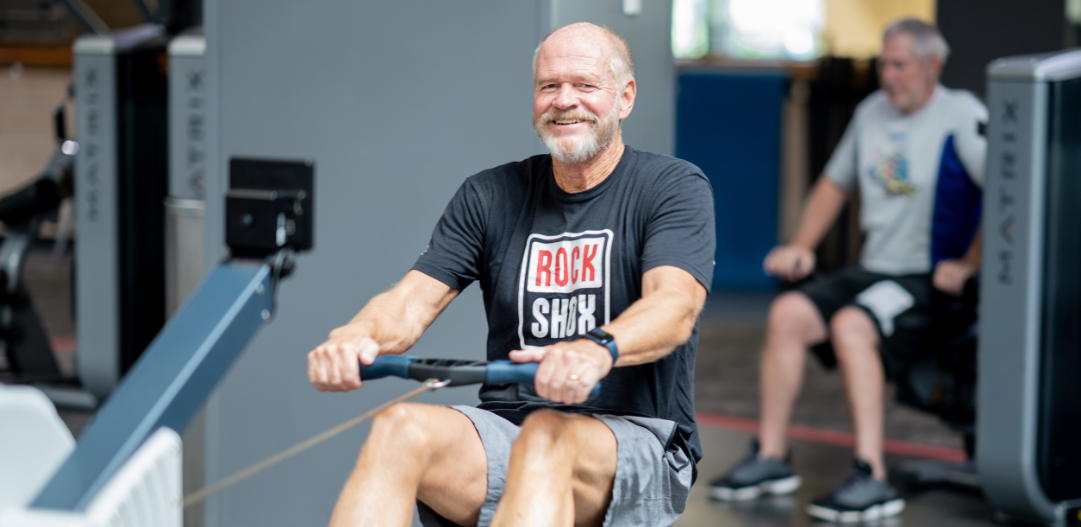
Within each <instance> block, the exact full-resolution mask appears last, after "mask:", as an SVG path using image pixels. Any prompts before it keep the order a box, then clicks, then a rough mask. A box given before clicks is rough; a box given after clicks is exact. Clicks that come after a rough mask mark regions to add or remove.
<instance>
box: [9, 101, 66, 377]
mask: <svg viewBox="0 0 1081 527" xmlns="http://www.w3.org/2000/svg"><path fill="white" fill-rule="evenodd" d="M53 118H54V123H55V128H56V151H55V152H54V153H53V155H52V156H51V157H50V159H49V161H48V163H47V164H46V166H45V169H44V170H43V171H42V173H41V175H40V176H39V177H38V179H36V180H34V181H33V182H31V183H30V184H28V185H26V186H25V187H23V188H21V189H19V190H17V191H15V192H13V193H11V194H8V195H7V196H5V197H3V198H0V221H2V222H3V223H4V224H5V225H6V226H7V230H8V234H7V236H6V237H5V238H4V240H3V242H2V243H0V344H2V345H3V349H4V356H5V358H6V359H7V369H8V371H7V372H4V375H3V377H2V378H3V380H5V381H7V382H19V383H28V382H51V381H56V380H59V378H60V376H61V375H60V369H59V367H58V366H57V363H56V358H55V357H54V356H53V352H52V347H51V346H50V345H49V339H48V337H47V336H46V335H45V331H44V330H43V329H42V326H41V322H40V320H39V319H38V315H37V312H36V311H35V309H34V304H33V302H31V299H30V296H29V294H28V293H27V291H26V289H25V288H24V287H23V282H22V270H23V263H24V262H25V260H26V253H27V250H28V249H29V248H30V245H31V244H32V243H33V242H34V240H36V239H37V236H38V231H39V230H40V228H41V222H42V220H44V219H46V218H48V217H50V216H52V217H55V214H56V211H57V207H58V206H59V205H60V201H61V200H62V199H63V198H64V197H67V196H69V195H70V194H71V192H70V189H71V184H72V182H71V178H72V176H71V170H72V162H73V160H74V157H75V153H76V152H77V151H78V149H79V145H78V144H77V143H76V142H74V141H71V140H69V139H68V138H67V137H66V133H65V127H64V119H65V116H64V103H63V102H61V103H60V104H58V105H57V106H56V108H55V109H54V110H53ZM58 240H62V237H60V238H58Z"/></svg>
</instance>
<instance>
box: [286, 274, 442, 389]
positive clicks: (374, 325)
mask: <svg viewBox="0 0 1081 527" xmlns="http://www.w3.org/2000/svg"><path fill="white" fill-rule="evenodd" d="M456 296H458V290H456V289H452V288H451V287H450V286H448V285H446V284H444V283H443V282H440V281H439V280H436V279H435V278H432V277H430V276H428V275H426V274H424V273H421V272H419V271H409V273H408V274H406V275H405V278H403V279H402V281H401V282H398V284H397V285H395V286H394V287H393V288H391V289H390V290H389V291H387V292H385V293H382V294H380V295H378V296H376V297H375V298H372V299H371V300H370V301H368V304H367V305H366V306H364V309H361V310H360V313H357V316H355V317H353V320H351V321H349V323H348V324H346V325H344V326H341V327H339V328H337V329H335V330H333V331H331V332H330V337H329V338H328V339H327V341H326V342H324V343H322V344H320V345H319V346H318V347H316V348H315V349H314V350H312V351H311V352H310V353H308V380H310V381H311V383H312V384H313V385H315V387H316V388H318V389H319V390H320V391H332V392H341V391H349V390H355V389H357V388H360V386H361V382H360V364H359V363H360V362H363V363H364V364H371V363H372V361H373V360H375V357H377V356H378V355H388V354H400V353H403V352H405V351H406V350H408V349H409V348H410V347H412V346H413V344H416V342H417V340H420V336H421V335H423V334H424V331H425V330H427V329H428V326H430V325H431V324H432V322H433V321H435V318H436V317H438V316H439V314H440V313H442V312H443V310H444V309H446V307H447V305H449V304H450V302H451V300H454V298H455V297H456Z"/></svg>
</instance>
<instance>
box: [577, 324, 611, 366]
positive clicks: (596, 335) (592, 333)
mask: <svg viewBox="0 0 1081 527" xmlns="http://www.w3.org/2000/svg"><path fill="white" fill-rule="evenodd" d="M582 336H583V337H585V338H587V339H589V340H592V341H593V342H596V343H597V344H600V345H601V346H604V347H606V348H608V351H610V352H612V364H615V363H616V359H618V358H619V349H617V348H616V338H615V337H613V336H612V334H611V333H609V332H607V331H605V330H603V329H601V328H593V329H591V330H589V332H587V333H586V334H585V335H582Z"/></svg>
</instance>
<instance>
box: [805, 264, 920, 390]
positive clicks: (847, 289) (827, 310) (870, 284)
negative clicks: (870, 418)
mask: <svg viewBox="0 0 1081 527" xmlns="http://www.w3.org/2000/svg"><path fill="white" fill-rule="evenodd" d="M795 290H796V291H799V292H800V293H803V294H804V295H806V296H807V297H808V298H810V299H811V302H812V303H814V305H815V307H817V308H818V312H819V313H821V315H822V320H824V321H825V322H826V325H827V327H828V326H829V322H830V319H832V318H833V316H834V315H836V314H837V312H838V311H840V310H841V308H843V307H846V306H856V307H858V308H860V309H862V310H864V311H865V312H866V313H867V314H868V315H869V316H870V317H871V320H872V321H874V323H875V325H876V326H877V327H878V336H879V338H880V339H881V346H880V350H879V352H880V354H881V356H882V366H883V368H884V369H885V371H886V378H887V379H891V380H892V379H894V378H896V376H897V375H899V374H901V373H902V372H903V371H905V369H907V366H908V365H909V364H911V363H912V362H913V361H914V360H915V359H916V358H918V357H919V356H920V355H922V354H924V353H926V351H927V350H928V348H929V340H930V333H931V330H932V321H933V306H934V300H935V296H936V292H935V286H934V283H933V282H932V280H931V274H930V273H923V274H910V275H901V276H892V275H886V274H881V273H873V272H871V271H868V270H866V269H863V268H861V267H846V268H844V269H841V270H839V271H836V272H833V273H829V274H826V275H823V276H820V277H816V278H812V279H810V280H808V281H807V282H805V283H803V284H800V285H798V286H797V287H796V288H795ZM811 351H812V352H813V353H814V354H815V355H816V356H817V357H818V359H819V361H821V362H822V365H823V366H825V367H826V368H829V369H832V368H834V367H835V366H836V365H837V357H836V356H835V355H834V353H833V346H832V345H831V344H830V342H829V341H828V340H827V341H826V342H823V343H821V344H819V345H816V346H814V347H812V348H811Z"/></svg>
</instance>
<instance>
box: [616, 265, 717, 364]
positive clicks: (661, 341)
mask: <svg viewBox="0 0 1081 527" xmlns="http://www.w3.org/2000/svg"><path fill="white" fill-rule="evenodd" d="M650 272H653V271H650ZM678 272H679V273H680V274H682V275H684V276H681V277H678V278H676V279H675V280H674V281H673V280H671V279H670V280H669V281H668V282H667V283H664V284H660V285H657V286H656V287H655V289H653V290H652V291H650V292H648V294H645V295H643V297H642V298H641V299H639V300H638V301H637V302H635V303H633V304H631V306H630V307H629V308H627V310H626V311H624V312H623V313H622V314H621V315H619V317H617V318H616V319H615V320H613V321H612V323H611V324H608V325H606V326H604V327H603V328H602V329H604V330H605V331H607V332H609V333H611V334H612V335H614V336H615V338H616V345H617V346H618V347H619V361H617V362H616V366H617V367H618V366H633V365H636V364H645V363H649V362H653V361H656V360H658V359H660V358H661V357H664V356H665V355H667V354H669V353H671V352H672V350H674V349H675V348H676V347H677V346H679V345H680V344H683V343H684V342H686V341H687V339H689V338H690V337H691V333H692V332H693V331H694V324H695V322H696V321H697V320H698V314H699V313H700V312H701V310H702V305H703V304H704V303H705V299H706V290H705V288H704V287H703V286H702V285H701V284H699V283H698V281H697V280H695V279H694V278H693V277H692V276H691V275H690V274H689V273H686V272H685V271H682V270H679V271H678Z"/></svg>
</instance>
